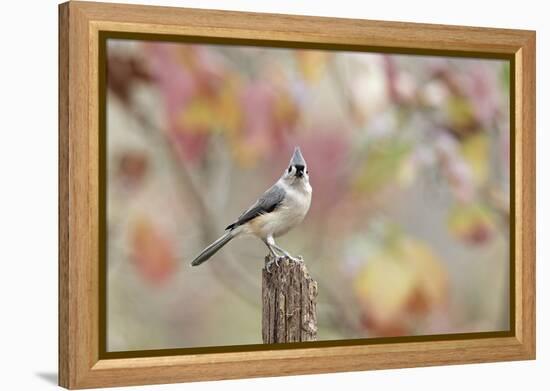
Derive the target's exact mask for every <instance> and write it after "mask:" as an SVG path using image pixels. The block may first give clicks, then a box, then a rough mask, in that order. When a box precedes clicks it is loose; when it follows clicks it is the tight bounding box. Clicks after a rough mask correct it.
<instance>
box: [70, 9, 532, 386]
mask: <svg viewBox="0 0 550 391" xmlns="http://www.w3.org/2000/svg"><path fill="white" fill-rule="evenodd" d="M59 23H60V24H59V34H60V37H59V38H60V45H59V56H60V57H59V80H60V86H59V110H60V112H59V151H60V152H59V296H60V297H59V300H60V301H59V327H60V330H59V382H60V385H62V386H64V387H67V388H87V387H100V386H121V385H137V384H156V383H171V382H184V381H197V380H214V379H232V378H242V377H259V376H279V375H290V374H306V373H323V372H336V371H356V370H367V369H380V368H398V367H413V366H429V365H442V364H460V363H473V362H488V361H504V360H521V359H532V358H534V357H535V33H534V32H532V31H521V30H508V29H487V28H477V27H475V28H473V27H459V26H442V25H428V24H413V23H394V22H377V21H365V20H351V19H332V18H318V17H302V16H290V15H272V14H254V13H240V12H222V11H205V10H192V9H179V8H169V7H146V6H133V5H118V4H102V3H84V2H70V3H65V4H62V5H61V6H60V17H59ZM100 31H125V32H133V33H134V32H141V33H150V34H170V35H174V36H181V35H189V36H195V37H197V36H198V37H218V38H220V37H229V38H233V39H254V40H265V41H269V42H276V41H287V42H303V43H314V44H319V43H322V44H342V45H359V46H361V47H363V48H376V49H378V50H382V49H383V50H384V51H389V52H391V51H395V52H404V51H409V52H411V53H413V52H420V53H426V51H432V50H433V51H435V52H434V53H436V52H440V53H441V54H443V55H444V54H445V53H448V54H453V53H454V54H456V53H463V52H467V53H469V54H470V55H472V54H474V55H479V56H480V57H485V56H495V55H496V56H510V58H514V61H515V65H516V67H515V88H514V101H515V113H514V123H513V125H514V130H515V131H514V145H515V151H514V152H515V154H514V156H515V162H514V163H515V164H514V169H515V188H514V192H515V197H516V198H515V231H514V234H515V252H514V255H515V261H514V262H515V263H514V266H515V268H514V271H515V295H513V296H514V299H515V304H516V305H515V330H514V331H515V335H514V336H511V337H501V338H486V339H465V340H448V341H435V342H407V343H387V344H372V345H359V346H338V347H326V348H319V347H314V348H303V349H302V348H300V349H281V350H265V351H256V352H233V353H208V354H193V355H179V356H165V357H148V358H146V357H144V358H127V359H100V357H99V332H98V324H99V291H98V257H99V240H100V239H99V236H98V228H99V218H98V215H99V214H98V213H99V211H98V205H99V194H98V189H99V183H98V170H99V157H100V154H99V150H98V149H99V142H98V135H99V105H98V45H99V38H98V37H99V32H100ZM444 50H445V51H446V52H444Z"/></svg>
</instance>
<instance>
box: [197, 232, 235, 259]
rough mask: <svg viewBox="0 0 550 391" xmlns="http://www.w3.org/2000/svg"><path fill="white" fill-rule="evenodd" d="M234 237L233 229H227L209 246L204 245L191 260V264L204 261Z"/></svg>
mask: <svg viewBox="0 0 550 391" xmlns="http://www.w3.org/2000/svg"><path fill="white" fill-rule="evenodd" d="M234 237H235V232H234V231H229V232H227V233H226V234H225V235H223V236H222V237H220V238H219V239H218V240H216V241H215V242H214V243H212V244H211V245H210V246H208V247H206V248H205V249H204V250H202V252H201V253H200V254H199V255H197V257H196V258H195V259H194V260H193V262H191V266H199V265H200V264H201V263H203V262H206V261H208V260H209V259H210V257H212V255H214V254H216V253H217V252H218V251H219V250H220V249H221V248H222V247H223V246H225V245H226V244H227V243H228V242H229V241H230V240H231V239H233V238H234Z"/></svg>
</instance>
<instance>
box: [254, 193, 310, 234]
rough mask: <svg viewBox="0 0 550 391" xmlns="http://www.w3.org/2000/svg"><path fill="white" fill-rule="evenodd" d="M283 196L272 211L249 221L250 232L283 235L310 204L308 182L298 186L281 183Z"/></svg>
mask: <svg viewBox="0 0 550 391" xmlns="http://www.w3.org/2000/svg"><path fill="white" fill-rule="evenodd" d="M282 186H283V188H284V189H285V192H286V194H285V198H284V200H283V201H282V202H281V205H280V206H278V207H277V209H275V210H274V211H273V212H271V213H266V214H263V215H260V216H258V217H256V218H255V219H254V220H252V221H251V222H250V227H249V229H250V233H252V234H254V235H256V236H259V237H261V238H267V237H268V236H273V237H278V236H281V235H284V234H285V233H287V232H288V231H290V230H291V229H292V228H294V227H295V226H296V225H298V224H300V223H301V222H302V220H303V219H304V217H305V216H306V214H307V212H308V210H309V206H310V204H311V186H310V185H309V183H305V184H304V185H300V186H299V187H298V186H290V185H286V184H282Z"/></svg>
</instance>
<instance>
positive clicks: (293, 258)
mask: <svg viewBox="0 0 550 391" xmlns="http://www.w3.org/2000/svg"><path fill="white" fill-rule="evenodd" d="M287 258H288V259H290V260H291V261H292V262H295V263H298V264H302V263H304V258H302V256H301V255H298V257H293V256H291V255H288V256H287Z"/></svg>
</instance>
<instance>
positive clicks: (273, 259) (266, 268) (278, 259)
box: [265, 256, 285, 273]
mask: <svg viewBox="0 0 550 391" xmlns="http://www.w3.org/2000/svg"><path fill="white" fill-rule="evenodd" d="M284 258H285V257H279V256H276V257H272V258H271V260H270V261H269V262H268V263H267V265H265V270H267V272H268V273H271V267H272V266H273V264H275V266H277V267H279V262H280V261H281V260H282V259H284Z"/></svg>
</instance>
